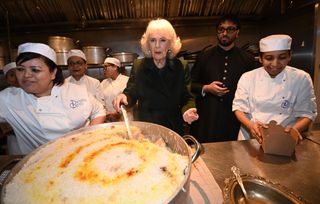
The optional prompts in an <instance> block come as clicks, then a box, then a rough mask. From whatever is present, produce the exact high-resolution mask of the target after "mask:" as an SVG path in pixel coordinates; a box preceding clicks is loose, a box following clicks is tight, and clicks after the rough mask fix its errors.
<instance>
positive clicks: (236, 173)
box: [231, 166, 248, 200]
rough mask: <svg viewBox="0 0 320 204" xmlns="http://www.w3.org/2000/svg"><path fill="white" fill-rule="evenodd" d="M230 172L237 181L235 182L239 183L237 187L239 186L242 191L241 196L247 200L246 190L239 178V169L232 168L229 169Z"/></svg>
mask: <svg viewBox="0 0 320 204" xmlns="http://www.w3.org/2000/svg"><path fill="white" fill-rule="evenodd" d="M231 171H232V172H233V174H234V175H235V176H236V179H237V181H238V183H239V185H240V188H241V190H242V192H243V195H244V197H245V199H246V200H248V195H247V191H246V189H245V188H244V186H243V182H242V179H241V177H240V169H239V168H238V167H235V166H232V167H231Z"/></svg>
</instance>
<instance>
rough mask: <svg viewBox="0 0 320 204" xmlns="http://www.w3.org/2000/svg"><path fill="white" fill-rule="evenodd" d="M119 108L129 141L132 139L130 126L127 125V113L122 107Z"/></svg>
mask: <svg viewBox="0 0 320 204" xmlns="http://www.w3.org/2000/svg"><path fill="white" fill-rule="evenodd" d="M120 108H121V112H122V115H123V118H124V122H125V124H126V128H127V131H128V139H131V138H132V133H131V129H130V125H129V120H128V115H127V111H126V109H125V108H124V105H121V106H120Z"/></svg>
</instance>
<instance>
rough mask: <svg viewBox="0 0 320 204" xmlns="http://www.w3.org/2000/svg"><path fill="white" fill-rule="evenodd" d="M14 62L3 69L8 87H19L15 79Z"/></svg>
mask: <svg viewBox="0 0 320 204" xmlns="http://www.w3.org/2000/svg"><path fill="white" fill-rule="evenodd" d="M16 66H17V65H16V62H10V63H8V64H6V65H5V66H4V67H3V73H4V76H5V79H6V82H7V83H8V84H9V86H15V87H19V84H18V81H17V77H16Z"/></svg>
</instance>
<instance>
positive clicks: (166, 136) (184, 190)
mask: <svg viewBox="0 0 320 204" xmlns="http://www.w3.org/2000/svg"><path fill="white" fill-rule="evenodd" d="M130 124H131V125H132V126H136V127H138V128H140V130H141V132H142V133H143V135H144V136H146V137H147V138H148V139H149V140H150V141H156V140H157V139H159V138H162V139H163V140H164V142H165V143H166V146H167V148H169V149H170V150H171V151H172V152H175V153H178V154H181V155H186V156H188V158H189V163H188V166H187V168H186V169H185V171H184V173H185V178H184V179H183V181H182V182H181V184H180V185H179V188H177V190H176V191H175V192H174V193H173V194H172V195H171V196H170V198H168V199H167V200H166V202H165V203H187V199H188V195H189V186H190V175H191V163H192V162H194V161H195V160H196V159H197V158H198V157H199V155H200V154H201V145H200V143H198V142H197V141H196V139H194V138H193V137H192V136H190V135H186V136H183V137H181V136H180V135H179V134H177V133H175V132H174V131H172V130H170V129H168V128H166V127H163V126H160V125H157V124H153V123H148V122H137V121H132V122H131V123H130ZM115 125H122V126H125V124H124V123H123V122H115V123H105V124H100V125H95V126H91V127H85V128H81V129H79V130H75V131H72V132H70V133H68V134H66V135H65V136H64V137H74V135H75V134H78V133H83V132H86V131H91V130H96V129H100V128H106V127H110V128H112V126H115ZM57 140H59V138H58V139H57ZM185 140H191V141H192V142H193V143H194V144H195V153H194V154H191V151H190V148H189V147H188V145H187V143H186V142H185ZM54 142H55V140H54V141H51V142H49V143H47V144H45V145H43V146H41V147H39V148H38V149H36V150H35V151H33V152H32V153H30V154H29V155H28V156H26V157H25V158H23V159H22V160H21V161H20V162H19V163H18V164H17V165H16V166H15V167H14V168H13V169H12V171H11V173H10V175H9V176H8V178H7V179H6V181H5V183H4V185H3V188H2V191H1V198H2V199H3V198H4V193H5V187H6V185H7V184H8V183H9V182H10V181H11V180H12V179H13V177H14V176H15V175H16V174H17V173H18V172H19V171H20V170H21V169H22V168H23V166H24V165H25V163H26V162H27V161H28V160H29V159H30V158H32V157H33V155H35V154H36V153H37V152H38V151H40V150H41V149H42V148H44V147H46V146H47V145H49V144H51V143H54ZM1 203H3V200H1Z"/></svg>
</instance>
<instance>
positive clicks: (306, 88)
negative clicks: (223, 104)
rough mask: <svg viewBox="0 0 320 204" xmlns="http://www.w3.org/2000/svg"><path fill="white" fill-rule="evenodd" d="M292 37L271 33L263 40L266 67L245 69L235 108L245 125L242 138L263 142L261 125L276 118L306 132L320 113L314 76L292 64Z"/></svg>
mask: <svg viewBox="0 0 320 204" xmlns="http://www.w3.org/2000/svg"><path fill="white" fill-rule="evenodd" d="M291 41H292V39H291V37H290V36H288V35H270V36H268V37H265V38H262V39H261V40H260V62H261V63H262V67H260V68H258V69H255V70H252V71H250V72H247V73H244V74H243V75H242V76H241V78H240V80H239V82H238V87H237V91H236V94H235V98H234V100H233V106H232V109H233V111H234V112H235V115H236V117H237V118H238V120H239V121H240V122H241V124H242V127H241V129H240V132H239V137H238V139H241V140H243V139H250V138H251V137H253V138H256V139H257V140H258V142H259V143H262V134H261V130H260V128H259V127H260V126H264V127H267V126H266V124H268V123H269V122H270V121H272V120H274V121H276V122H277V123H278V124H280V125H282V126H283V127H285V128H286V129H285V131H287V132H289V131H290V128H294V129H296V130H298V131H299V132H302V131H304V130H306V129H307V128H308V126H309V125H310V123H311V122H312V121H313V120H314V119H315V118H316V116H317V105H316V102H315V95H314V89H313V85H312V80H311V77H310V75H309V74H308V73H306V72H304V71H303V70H300V69H297V68H294V67H291V66H288V63H289V62H290V60H291V51H290V47H291Z"/></svg>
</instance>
